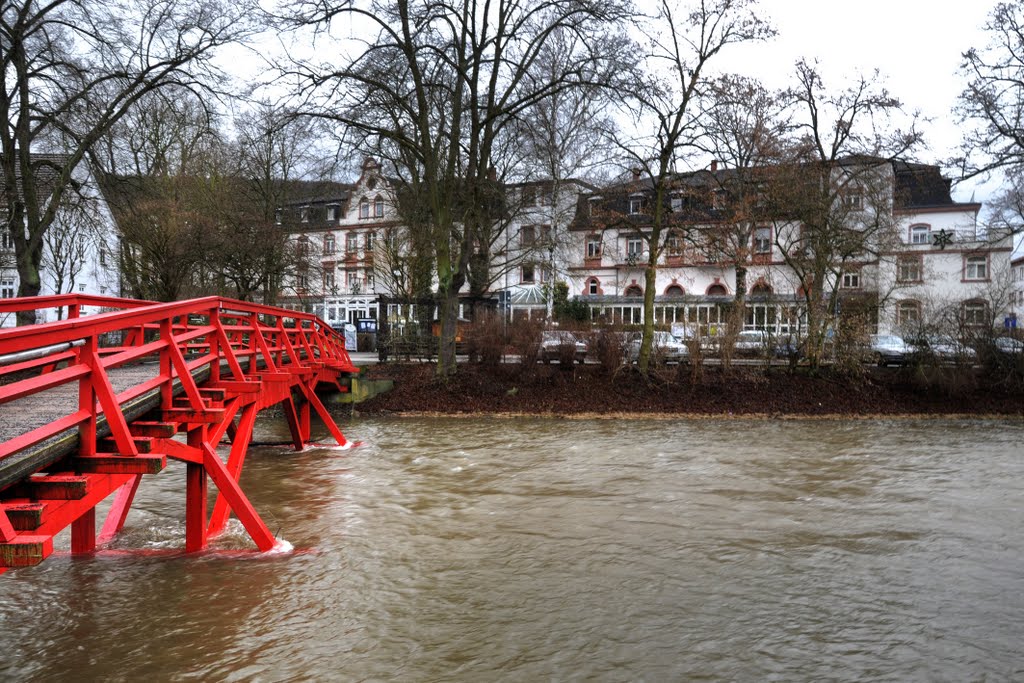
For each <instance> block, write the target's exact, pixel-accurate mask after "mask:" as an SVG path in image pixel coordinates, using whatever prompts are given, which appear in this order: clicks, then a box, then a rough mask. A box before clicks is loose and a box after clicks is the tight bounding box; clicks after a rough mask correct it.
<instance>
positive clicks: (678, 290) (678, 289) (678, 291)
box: [665, 284, 686, 296]
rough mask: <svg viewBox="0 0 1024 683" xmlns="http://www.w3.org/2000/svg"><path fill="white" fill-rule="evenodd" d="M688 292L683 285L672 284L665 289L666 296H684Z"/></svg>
mask: <svg viewBox="0 0 1024 683" xmlns="http://www.w3.org/2000/svg"><path fill="white" fill-rule="evenodd" d="M685 294H686V291H685V290H684V289H683V288H682V286H681V285H677V284H671V285H669V286H668V287H666V288H665V296H684V295H685Z"/></svg>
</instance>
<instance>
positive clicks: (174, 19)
mask: <svg viewBox="0 0 1024 683" xmlns="http://www.w3.org/2000/svg"><path fill="white" fill-rule="evenodd" d="M252 10H253V7H252V6H251V4H250V3H248V2H221V1H220V0H144V1H142V2H137V3H129V4H125V3H100V2H95V1H93V0H54V1H53V2H48V3H42V2H36V1H35V0H5V2H4V3H3V5H2V11H0V44H2V45H3V51H2V53H0V65H2V70H0V118H2V124H3V126H2V132H0V172H2V181H3V193H4V199H5V201H6V204H7V210H8V213H7V229H8V231H9V232H10V234H11V235H12V237H13V238H14V247H15V253H16V256H17V266H18V275H19V277H20V289H19V294H20V295H22V296H32V295H35V294H38V293H39V290H40V284H41V283H40V275H39V268H40V265H41V262H42V252H43V250H42V243H43V235H44V234H45V232H46V231H47V229H49V227H50V226H51V225H52V224H53V222H54V220H55V218H56V215H57V213H58V211H59V210H60V207H61V206H62V205H63V201H64V198H65V195H66V194H67V193H68V192H70V191H72V190H73V187H74V183H73V172H74V170H75V168H76V167H78V165H79V164H80V163H82V161H83V159H84V158H85V156H86V154H87V153H88V151H89V150H90V149H91V148H92V147H93V146H94V145H95V144H96V143H97V141H98V140H99V138H100V137H101V136H102V135H103V134H104V133H105V132H106V131H108V130H109V129H110V128H111V127H112V126H114V125H115V124H116V123H117V122H118V121H119V120H121V119H122V117H124V116H125V114H126V113H127V112H128V111H129V110H130V109H131V108H132V107H133V106H134V105H135V104H136V103H137V102H138V101H139V99H140V98H141V97H143V96H144V95H145V94H146V93H150V92H153V91H156V90H159V89H161V88H163V87H166V86H168V85H172V84H173V85H179V86H181V87H186V88H195V89H198V88H201V87H203V86H204V85H206V84H209V83H211V82H212V81H213V79H214V77H215V76H216V72H215V69H214V68H213V66H212V64H211V62H210V60H211V58H212V57H213V55H214V54H215V52H216V50H217V48H219V47H221V46H223V45H225V44H226V43H229V42H233V41H236V40H239V39H240V38H242V37H244V36H245V35H246V32H247V31H248V29H249V26H250V19H249V18H250V17H252V16H255V13H254V12H253V11H252ZM43 150H49V151H58V152H61V153H62V155H61V156H60V157H53V156H46V157H42V158H41V157H39V156H38V154H37V153H38V152H40V151H43ZM44 174H46V175H48V176H49V180H48V181H47V182H45V183H44V182H41V180H40V178H41V176H42V175H44ZM29 317H30V316H25V317H23V318H19V322H22V323H28V322H31V321H30V320H29Z"/></svg>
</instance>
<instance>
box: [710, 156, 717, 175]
mask: <svg viewBox="0 0 1024 683" xmlns="http://www.w3.org/2000/svg"><path fill="white" fill-rule="evenodd" d="M717 170H718V159H712V160H711V172H712V173H714V172H715V171H717Z"/></svg>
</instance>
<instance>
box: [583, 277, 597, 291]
mask: <svg viewBox="0 0 1024 683" xmlns="http://www.w3.org/2000/svg"><path fill="white" fill-rule="evenodd" d="M583 293H584V294H600V293H601V281H600V280H598V279H597V278H596V277H591V278H587V285H586V287H585V288H584V290H583Z"/></svg>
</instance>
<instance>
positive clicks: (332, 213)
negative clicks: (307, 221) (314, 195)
mask: <svg viewBox="0 0 1024 683" xmlns="http://www.w3.org/2000/svg"><path fill="white" fill-rule="evenodd" d="M338 215H339V212H338V205H337V204H330V205H328V207H327V220H329V221H336V220H338Z"/></svg>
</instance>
